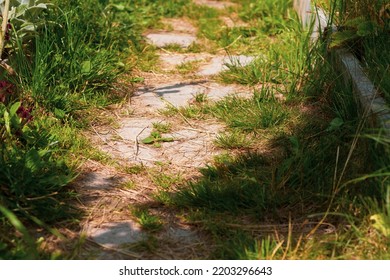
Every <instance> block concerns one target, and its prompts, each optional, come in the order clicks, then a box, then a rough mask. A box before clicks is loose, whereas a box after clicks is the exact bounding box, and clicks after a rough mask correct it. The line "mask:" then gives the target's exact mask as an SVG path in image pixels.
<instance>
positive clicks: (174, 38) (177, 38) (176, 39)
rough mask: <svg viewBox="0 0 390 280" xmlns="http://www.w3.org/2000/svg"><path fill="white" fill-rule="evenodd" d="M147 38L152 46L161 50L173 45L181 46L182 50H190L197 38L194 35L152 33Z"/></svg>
mask: <svg viewBox="0 0 390 280" xmlns="http://www.w3.org/2000/svg"><path fill="white" fill-rule="evenodd" d="M146 38H147V39H148V40H149V42H150V43H151V44H153V45H155V46H157V47H159V48H163V47H166V46H168V45H172V44H177V45H180V46H181V47H182V48H188V47H189V46H190V45H191V44H192V43H194V42H195V40H196V37H195V36H193V35H189V34H181V33H151V34H148V35H146Z"/></svg>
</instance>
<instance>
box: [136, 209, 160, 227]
mask: <svg viewBox="0 0 390 280" xmlns="http://www.w3.org/2000/svg"><path fill="white" fill-rule="evenodd" d="M132 213H133V215H134V216H135V217H136V218H137V220H138V223H139V224H140V225H141V226H142V228H143V229H144V230H146V231H149V232H156V231H159V230H161V229H162V227H163V223H162V221H161V220H160V218H159V217H157V216H154V215H152V214H150V212H149V211H148V210H147V209H141V208H135V209H134V210H133V211H132Z"/></svg>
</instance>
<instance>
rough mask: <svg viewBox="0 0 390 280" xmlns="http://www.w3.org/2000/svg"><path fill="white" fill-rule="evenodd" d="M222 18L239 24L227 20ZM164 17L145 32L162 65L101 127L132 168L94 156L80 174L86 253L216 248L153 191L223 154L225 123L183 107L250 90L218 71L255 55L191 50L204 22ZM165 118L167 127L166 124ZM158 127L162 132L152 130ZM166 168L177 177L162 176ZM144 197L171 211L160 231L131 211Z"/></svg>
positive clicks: (171, 255)
mask: <svg viewBox="0 0 390 280" xmlns="http://www.w3.org/2000/svg"><path fill="white" fill-rule="evenodd" d="M194 3H196V4H200V5H207V6H209V7H212V8H217V9H225V8H226V7H229V6H232V5H236V4H233V3H231V2H221V1H207V0H197V1H194ZM222 22H224V23H225V24H226V25H231V24H232V22H231V21H226V20H224V19H222ZM163 23H164V24H165V26H167V27H169V28H167V29H169V30H165V29H163V30H150V31H149V32H147V33H146V34H145V37H146V39H147V40H148V42H149V44H150V45H153V46H155V47H157V48H158V54H159V65H158V68H159V71H158V72H156V71H154V72H144V73H140V76H142V77H143V78H144V82H143V84H142V86H141V87H139V88H138V89H137V90H136V91H135V93H134V95H133V96H132V98H131V102H130V104H127V105H125V106H124V107H122V108H120V109H118V112H117V113H116V114H117V116H118V119H117V125H116V126H115V128H114V127H112V126H111V127H107V126H101V127H95V128H94V135H93V137H92V141H93V142H94V144H95V145H97V146H99V147H100V148H101V150H103V151H104V152H106V153H107V154H109V155H110V157H112V158H113V160H114V161H115V162H116V163H120V164H121V165H123V166H130V167H128V170H127V172H122V173H120V174H118V171H117V169H115V168H108V167H105V168H103V169H102V166H101V164H100V163H96V162H93V163H92V162H91V163H90V165H91V167H90V172H89V173H87V174H85V175H82V176H81V177H80V180H79V181H78V183H77V184H78V186H79V190H80V191H81V193H83V196H82V197H83V198H82V204H83V205H84V207H85V210H86V211H87V213H89V215H88V217H87V218H86V219H84V220H83V221H82V233H83V234H85V235H86V239H87V241H88V242H87V245H88V246H87V248H88V250H86V252H87V253H85V254H83V257H84V258H93V259H127V258H131V259H132V258H135V259H141V258H142V259H153V258H158V259H188V258H195V259H199V258H207V256H206V255H202V254H203V253H201V252H208V251H209V250H208V249H207V247H208V246H209V244H208V242H207V238H206V237H205V236H202V234H201V233H199V232H197V231H196V228H194V227H193V226H191V225H188V224H185V223H184V222H182V221H181V220H180V219H179V218H178V217H177V215H174V214H173V213H167V212H161V209H159V205H158V203H156V202H155V201H153V199H152V197H153V196H154V194H155V193H156V188H157V189H158V186H157V187H156V184H157V185H160V187H161V185H162V184H164V182H156V180H159V179H160V180H164V178H165V180H168V181H169V183H174V181H175V179H174V178H178V177H179V176H180V177H181V178H184V180H189V179H191V178H194V177H195V176H199V173H198V168H199V167H202V166H205V165H206V164H207V163H210V162H211V160H212V159H213V157H214V156H216V155H217V154H219V153H221V149H219V148H217V147H216V146H215V145H214V142H213V141H214V140H215V138H216V136H217V135H218V134H219V133H220V132H222V131H223V130H224V126H223V125H222V124H221V123H218V122H217V121H215V120H213V121H211V120H193V119H191V120H188V119H187V118H186V117H185V116H184V115H183V114H182V113H180V108H182V107H185V106H189V105H191V104H193V103H196V102H202V100H204V99H206V98H207V100H210V101H216V100H219V99H221V98H223V97H225V96H227V95H232V94H239V95H240V94H245V93H246V92H248V88H246V87H244V86H239V85H234V84H233V85H224V84H221V83H219V82H218V81H217V79H216V77H217V75H218V74H219V73H220V72H221V71H223V70H225V69H227V67H228V66H229V64H235V65H247V64H248V63H250V62H251V61H252V60H253V59H254V57H252V56H246V55H230V56H228V55H227V54H226V53H224V51H222V50H219V51H218V52H216V53H191V52H186V51H185V49H187V48H189V47H191V45H193V44H196V43H197V40H198V38H197V28H196V27H195V26H193V25H192V24H191V23H190V22H188V21H187V20H186V19H164V20H163ZM233 24H234V23H233ZM172 49H174V50H172ZM186 65H187V66H189V67H190V68H191V69H189V70H188V72H189V73H186V74H184V75H183V74H182V73H180V71H178V69H180V67H183V68H184V67H185V66H186ZM200 99H201V100H200ZM124 112H126V113H124ZM172 112H173V113H172ZM172 114H173V116H172ZM167 115H169V116H167ZM164 125H165V129H166V131H164V130H161V129H160V130H159V127H161V126H164ZM168 125H169V128H168ZM156 130H159V131H158V135H157V134H155V135H154V136H153V133H154V132H156ZM147 139H149V140H150V141H149V142H151V143H147V142H148V141H146V140H147ZM164 139H165V140H164ZM131 166H132V167H131ZM129 170H130V172H128V171H129ZM145 170H146V171H145ZM164 172H166V173H167V174H169V176H170V177H168V176H167V177H164V176H158V175H161V174H163V173H164ZM129 173H130V175H129ZM131 173H132V174H131ZM129 182H130V183H129ZM129 185H131V186H129ZM123 186H127V187H125V188H124V187H123ZM140 203H142V204H143V205H148V209H149V212H151V213H152V214H153V213H158V215H159V216H164V220H165V221H166V222H165V223H164V225H163V228H162V229H160V230H159V231H157V232H150V231H145V230H144V229H142V227H141V225H140V223H139V220H138V221H137V219H136V218H134V217H133V215H132V212H131V208H132V206H131V205H133V204H140ZM199 248H203V249H201V250H198V249H199ZM134 252H136V253H134Z"/></svg>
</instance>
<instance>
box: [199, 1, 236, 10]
mask: <svg viewBox="0 0 390 280" xmlns="http://www.w3.org/2000/svg"><path fill="white" fill-rule="evenodd" d="M194 3H195V4H197V5H203V6H208V7H210V8H214V9H219V10H222V9H225V8H228V7H234V6H236V4H234V3H231V2H224V1H212V0H194Z"/></svg>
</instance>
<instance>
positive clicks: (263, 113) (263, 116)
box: [209, 95, 288, 132]
mask: <svg viewBox="0 0 390 280" xmlns="http://www.w3.org/2000/svg"><path fill="white" fill-rule="evenodd" d="M209 111H210V112H211V114H213V115H214V116H215V117H217V118H219V119H222V120H223V121H225V122H226V123H227V124H228V125H229V127H231V128H235V129H239V130H242V131H247V132H252V131H254V132H256V131H257V130H259V129H265V128H271V127H275V126H278V125H281V124H283V123H284V121H285V120H286V119H287V117H288V112H287V111H286V110H285V108H283V106H282V105H281V104H280V103H279V102H277V101H276V100H275V99H272V98H271V99H268V98H267V97H266V96H262V95H255V96H254V97H253V98H252V99H249V100H248V99H244V98H239V97H237V96H228V97H226V98H225V99H223V100H221V101H218V102H217V103H216V104H215V105H213V106H212V107H211V108H209Z"/></svg>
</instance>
